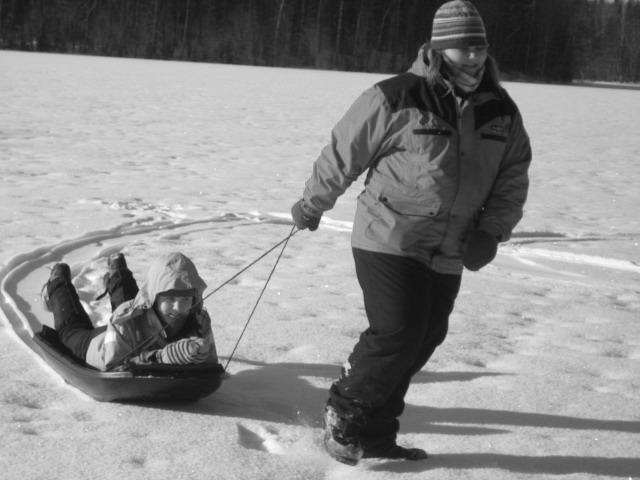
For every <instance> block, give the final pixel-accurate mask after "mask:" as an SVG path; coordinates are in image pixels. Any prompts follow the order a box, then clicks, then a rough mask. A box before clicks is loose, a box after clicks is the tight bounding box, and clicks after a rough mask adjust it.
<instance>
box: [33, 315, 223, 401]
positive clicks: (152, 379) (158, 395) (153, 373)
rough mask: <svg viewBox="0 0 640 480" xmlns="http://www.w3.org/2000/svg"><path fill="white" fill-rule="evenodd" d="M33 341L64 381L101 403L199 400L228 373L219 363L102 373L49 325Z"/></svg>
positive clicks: (129, 368) (140, 366)
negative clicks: (61, 339)
mask: <svg viewBox="0 0 640 480" xmlns="http://www.w3.org/2000/svg"><path fill="white" fill-rule="evenodd" d="M33 342H34V351H35V352H36V353H38V354H39V355H40V356H41V357H42V358H43V359H44V360H45V361H46V362H47V363H48V364H49V365H50V366H51V367H52V368H53V369H54V370H55V371H56V372H57V373H58V374H59V375H60V376H61V377H62V378H63V379H64V381H65V382H67V383H68V384H70V385H71V386H73V387H75V388H77V389H79V390H81V391H82V392H84V393H86V394H87V395H89V396H90V397H92V398H94V399H96V400H98V401H101V402H116V401H119V402H126V401H131V402H142V401H146V402H150V401H167V400H197V399H199V398H203V397H206V396H207V395H210V394H211V393H213V392H215V391H216V390H217V389H218V387H220V384H221V383H222V379H223V378H224V373H225V371H224V368H223V367H222V365H220V364H215V365H211V364H208V365H207V364H197V365H160V364H158V365H156V364H154V365H133V364H129V365H128V366H127V369H126V370H123V371H111V372H102V371H100V370H97V369H95V368H93V367H91V366H89V365H87V364H86V363H85V362H83V361H81V360H79V359H78V358H76V357H75V356H74V355H73V354H72V353H71V352H70V351H69V350H68V349H67V348H66V347H65V346H64V345H63V344H62V342H61V341H60V339H59V338H58V333H57V332H56V331H55V330H54V329H52V328H50V327H47V326H46V325H43V326H42V330H41V331H40V332H38V333H36V334H35V335H34V336H33Z"/></svg>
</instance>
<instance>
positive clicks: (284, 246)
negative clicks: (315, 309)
mask: <svg viewBox="0 0 640 480" xmlns="http://www.w3.org/2000/svg"><path fill="white" fill-rule="evenodd" d="M299 231H300V230H296V226H295V225H294V226H293V227H292V228H291V232H289V235H288V236H287V237H286V238H285V239H284V240H281V241H280V242H278V243H277V244H276V245H274V246H273V247H272V248H270V249H269V250H268V251H267V252H265V253H264V254H263V255H261V256H260V257H259V258H257V259H256V260H254V261H253V262H252V263H250V264H249V265H248V266H246V267H245V268H243V269H242V270H240V272H238V273H237V274H236V275H235V276H233V277H232V278H230V279H229V280H227V281H226V282H225V283H223V284H222V285H220V286H219V287H218V288H216V289H215V290H214V291H213V292H211V293H209V294H208V295H207V297H209V296H211V295H212V294H214V293H215V292H216V291H218V290H220V289H221V288H222V287H223V286H224V285H226V284H227V283H229V282H230V281H231V280H233V279H234V278H236V277H237V276H238V275H240V274H241V273H242V272H244V271H245V270H247V269H248V268H249V267H251V266H252V265H254V264H255V263H256V262H257V261H259V260H260V259H262V258H264V256H265V255H267V254H268V253H270V252H271V251H273V250H275V249H276V248H277V247H278V246H279V245H281V244H283V243H284V245H282V249H281V250H280V253H279V254H278V258H276V261H275V263H274V264H273V267H272V268H271V272H269V276H268V277H267V281H266V282H265V283H264V286H263V287H262V290H261V291H260V295H258V299H257V300H256V303H255V304H254V305H253V309H252V310H251V313H250V314H249V318H248V319H247V321H246V323H245V324H244V328H243V329H242V332H241V333H240V336H239V337H238V341H236V344H235V346H234V347H233V350H232V351H231V355H229V358H228V359H227V363H226V364H225V366H224V369H225V371H226V370H227V367H228V366H229V363H231V359H232V358H233V355H234V354H235V353H236V349H237V348H238V345H239V344H240V340H242V337H243V336H244V332H245V331H246V330H247V327H248V326H249V322H250V321H251V318H252V317H253V314H254V313H255V311H256V309H257V308H258V304H259V303H260V300H261V299H262V295H263V294H264V292H265V290H266V289H267V285H269V281H270V280H271V277H272V276H273V272H275V271H276V267H277V266H278V262H280V258H282V254H283V253H284V249H285V248H287V243H289V239H290V238H291V237H293V236H294V235H295V234H296V233H297V232H299ZM207 297H204V298H207Z"/></svg>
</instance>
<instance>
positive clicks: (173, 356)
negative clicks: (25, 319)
mask: <svg viewBox="0 0 640 480" xmlns="http://www.w3.org/2000/svg"><path fill="white" fill-rule="evenodd" d="M108 266H109V272H108V273H107V274H106V275H105V286H106V292H105V294H106V293H108V294H109V296H110V300H111V308H112V314H111V318H110V319H109V322H108V323H107V325H106V326H102V327H97V328H94V326H93V324H92V323H91V320H90V319H89V316H88V315H87V313H86V312H85V310H84V309H83V307H82V304H81V303H80V299H79V298H78V294H77V292H76V289H75V288H74V286H73V284H72V283H71V272H70V269H69V266H68V265H67V264H66V263H58V264H56V265H55V266H54V267H53V269H52V270H51V275H50V277H49V280H48V282H47V284H46V285H45V288H44V289H43V299H44V302H45V304H46V306H47V308H48V309H49V310H50V311H51V312H52V313H53V318H54V323H55V329H56V330H57V332H58V335H59V337H60V340H61V341H62V343H63V344H64V345H65V346H66V347H67V348H68V349H69V350H70V351H71V352H72V353H73V354H74V355H76V356H77V357H79V358H81V359H83V360H85V361H86V362H87V363H88V364H89V365H91V366H93V367H95V368H97V369H99V370H103V371H104V370H113V369H114V368H120V367H122V366H124V365H126V363H128V362H131V363H138V364H149V363H164V364H177V365H186V364H194V363H205V362H206V363H217V362H218V357H217V354H216V347H215V342H214V338H213V332H212V330H211V319H210V318H209V315H208V313H207V312H206V310H205V309H204V308H203V306H202V293H203V292H204V289H205V288H206V284H205V282H204V280H202V278H200V276H199V275H198V271H197V270H196V267H195V265H194V264H193V262H192V261H191V260H190V259H189V258H187V257H186V256H185V255H183V254H182V253H178V252H174V253H169V254H166V255H163V256H161V257H160V258H158V259H157V260H156V261H154V262H153V263H152V264H151V266H150V268H149V271H148V273H147V277H146V279H145V282H144V284H143V285H142V288H140V289H138V285H137V283H136V281H135V279H134V278H133V274H132V273H131V271H130V270H129V269H128V267H127V264H126V261H125V258H124V255H123V254H121V253H120V254H117V255H115V256H112V257H110V258H109V261H108Z"/></svg>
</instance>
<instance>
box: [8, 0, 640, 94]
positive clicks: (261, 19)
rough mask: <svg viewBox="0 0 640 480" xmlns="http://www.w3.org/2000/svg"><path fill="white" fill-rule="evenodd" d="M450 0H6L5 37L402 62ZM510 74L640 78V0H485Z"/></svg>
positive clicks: (316, 61)
mask: <svg viewBox="0 0 640 480" xmlns="http://www.w3.org/2000/svg"><path fill="white" fill-rule="evenodd" d="M442 3H443V1H442V0H433V1H430V0H0V48H2V49H17V50H31V51H40V52H59V53H77V54H90V55H107V56H121V57H136V58H151V59H170V60H188V61H198V62H220V63H234V64H245V65H265V66H280V67H304V68H320V69H339V70H353V71H364V72H387V73H396V72H400V71H403V70H405V69H406V68H408V66H409V65H410V64H411V62H412V61H413V59H414V58H415V55H416V52H417V49H418V47H419V46H420V45H421V44H422V43H424V42H425V41H426V39H427V38H428V36H429V34H430V29H431V19H432V18H433V14H434V12H435V10H436V9H437V8H438V7H439V6H440V5H441V4H442ZM474 3H475V5H476V6H477V7H478V10H479V11H480V13H481V15H482V17H483V19H484V21H485V24H486V27H487V34H488V37H489V42H490V52H491V53H492V55H493V56H494V57H495V58H496V59H497V60H498V63H499V65H500V68H501V70H502V71H503V72H505V74H506V75H505V77H506V78H509V79H527V80H537V81H550V82H569V81H572V80H586V81H612V82H638V81H640V1H638V0H475V1H474Z"/></svg>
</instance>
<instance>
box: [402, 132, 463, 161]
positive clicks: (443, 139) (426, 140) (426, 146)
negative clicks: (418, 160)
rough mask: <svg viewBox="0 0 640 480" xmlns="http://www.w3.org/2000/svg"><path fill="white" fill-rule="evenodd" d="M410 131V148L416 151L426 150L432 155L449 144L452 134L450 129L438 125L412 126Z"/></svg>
mask: <svg viewBox="0 0 640 480" xmlns="http://www.w3.org/2000/svg"><path fill="white" fill-rule="evenodd" d="M410 132H411V133H410V134H409V135H410V136H411V139H410V142H409V145H410V150H412V151H414V152H418V153H425V152H428V153H429V154H430V155H432V156H435V155H437V154H439V153H440V152H442V151H444V150H445V149H446V148H447V147H448V146H449V143H450V142H451V135H452V134H453V132H452V131H451V130H449V129H447V128H439V127H430V128H414V129H411V130H410Z"/></svg>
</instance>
